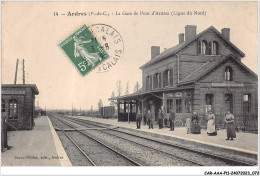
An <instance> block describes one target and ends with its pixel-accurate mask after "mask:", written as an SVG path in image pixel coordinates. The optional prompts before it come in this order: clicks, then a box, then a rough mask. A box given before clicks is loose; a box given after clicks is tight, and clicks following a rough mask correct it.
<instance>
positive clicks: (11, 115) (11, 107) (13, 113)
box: [9, 99, 18, 119]
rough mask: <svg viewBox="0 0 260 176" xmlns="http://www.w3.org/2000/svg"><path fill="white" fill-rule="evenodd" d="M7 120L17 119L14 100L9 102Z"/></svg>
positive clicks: (16, 105)
mask: <svg viewBox="0 0 260 176" xmlns="http://www.w3.org/2000/svg"><path fill="white" fill-rule="evenodd" d="M9 119H18V103H17V101H16V100H14V99H12V100H10V101H9Z"/></svg>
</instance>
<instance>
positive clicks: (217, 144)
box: [73, 116, 258, 157]
mask: <svg viewBox="0 0 260 176" xmlns="http://www.w3.org/2000/svg"><path fill="white" fill-rule="evenodd" d="M73 117H74V118H79V119H85V120H90V121H95V122H99V123H104V124H109V125H114V126H119V127H123V128H128V129H131V130H138V131H139V132H141V133H143V134H145V133H146V134H147V132H148V133H153V134H154V135H153V136H155V137H160V136H166V137H165V139H173V140H175V139H176V140H179V141H182V142H184V143H186V144H193V143H196V144H199V146H203V147H205V146H206V147H210V148H211V149H213V150H214V149H219V150H220V151H228V152H230V151H231V152H232V153H237V154H239V155H240V153H241V154H242V153H245V154H248V155H249V156H253V157H257V155H258V134H252V133H246V132H242V131H240V132H237V133H236V136H237V137H236V138H235V139H234V140H233V141H231V140H225V139H226V138H227V136H226V129H222V130H218V131H217V132H218V134H217V136H209V135H208V134H207V131H206V130H204V129H202V130H201V134H187V131H186V127H175V130H174V131H170V129H169V128H167V127H166V128H163V129H159V125H158V124H156V123H154V129H148V125H143V122H142V124H141V129H136V122H130V123H128V122H118V121H117V119H102V118H95V117H84V116H73ZM169 137H171V138H169Z"/></svg>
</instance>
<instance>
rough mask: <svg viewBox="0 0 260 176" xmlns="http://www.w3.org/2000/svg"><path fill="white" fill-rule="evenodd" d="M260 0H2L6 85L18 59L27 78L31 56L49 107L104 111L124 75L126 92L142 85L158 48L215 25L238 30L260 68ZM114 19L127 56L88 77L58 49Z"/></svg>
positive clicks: (34, 79) (234, 37)
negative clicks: (190, 28)
mask: <svg viewBox="0 0 260 176" xmlns="http://www.w3.org/2000/svg"><path fill="white" fill-rule="evenodd" d="M257 10H258V9H257V2H2V57H1V71H2V73H1V81H2V84H13V82H14V75H15V65H16V59H18V58H19V59H20V64H19V70H18V82H17V83H22V79H21V78H22V72H21V69H22V65H21V61H22V59H25V71H26V83H27V84H36V85H37V87H38V89H39V92H40V94H39V95H37V96H36V101H38V102H39V105H40V107H42V108H44V107H46V108H47V109H70V108H71V106H72V104H73V106H74V107H76V108H77V109H79V108H81V109H82V110H88V109H90V108H91V106H93V107H94V109H95V108H97V105H98V101H99V99H102V101H103V105H109V101H108V98H109V97H110V96H111V93H112V91H115V92H116V82H117V80H121V81H122V87H123V91H122V93H123V94H124V93H125V87H126V84H127V82H128V81H129V86H130V87H129V92H130V93H132V92H133V89H134V85H135V83H136V82H137V81H138V82H139V83H140V84H141V81H142V72H141V70H140V69H139V67H140V66H141V65H143V64H144V63H146V62H147V61H149V60H150V57H151V53H150V52H151V51H150V50H151V46H160V47H161V51H163V50H164V48H170V47H172V46H175V45H176V44H178V34H179V33H184V27H185V25H196V26H197V33H200V32H201V31H203V30H205V29H207V28H208V27H210V26H214V27H215V28H216V29H217V30H219V31H221V29H222V28H230V41H231V42H232V43H233V44H234V45H236V46H237V47H238V48H239V49H240V50H242V51H243V52H244V53H245V55H246V57H245V58H243V59H242V62H243V63H244V64H245V65H246V66H248V67H249V68H250V69H251V70H252V71H253V72H255V73H258V41H257V39H258V35H257ZM91 11H94V12H97V11H99V12H103V11H106V12H108V13H110V14H112V13H116V11H117V12H123V11H125V12H134V11H137V12H138V13H140V12H141V11H142V12H148V11H149V12H152V11H158V12H162V11H170V12H175V13H177V12H184V13H187V11H190V12H194V11H200V12H203V11H205V12H206V16H195V15H192V16H190V15H181V16H178V15H174V16H151V15H149V16H148V15H142V16H140V15H138V16H134V15H120V16H115V15H110V16H73V17H72V16H66V15H65V16H61V15H59V16H54V12H58V13H65V14H67V13H68V12H74V13H75V12H87V13H88V12H91ZM99 23H102V24H107V25H110V26H112V27H113V28H115V29H116V30H117V31H118V32H119V33H120V35H121V36H122V39H123V41H124V54H123V57H122V58H121V59H120V60H119V61H118V62H117V64H116V65H115V66H114V67H113V68H111V70H109V71H108V72H104V73H97V72H96V71H92V72H90V73H89V74H87V75H86V76H81V75H80V74H79V72H78V71H77V70H76V68H75V67H74V66H73V64H72V62H71V61H70V60H69V59H68V58H67V57H66V56H65V55H64V53H63V52H62V51H61V49H60V48H59V47H58V44H59V42H60V41H62V40H63V39H64V38H66V37H67V36H68V35H69V34H70V33H71V32H73V31H75V30H76V29H77V28H78V27H80V26H81V25H83V24H86V25H87V26H90V25H93V24H99Z"/></svg>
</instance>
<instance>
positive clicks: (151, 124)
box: [146, 110, 153, 129]
mask: <svg viewBox="0 0 260 176" xmlns="http://www.w3.org/2000/svg"><path fill="white" fill-rule="evenodd" d="M146 117H147V120H148V123H149V129H150V128H152V129H153V116H152V114H151V112H150V110H148V112H147V114H146Z"/></svg>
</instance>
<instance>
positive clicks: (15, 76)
mask: <svg viewBox="0 0 260 176" xmlns="http://www.w3.org/2000/svg"><path fill="white" fill-rule="evenodd" d="M18 63H19V59H17V60H16V69H15V75H14V84H16V80H17V71H18Z"/></svg>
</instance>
